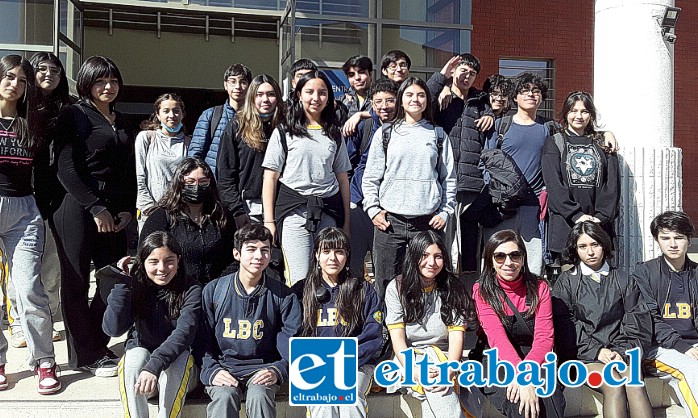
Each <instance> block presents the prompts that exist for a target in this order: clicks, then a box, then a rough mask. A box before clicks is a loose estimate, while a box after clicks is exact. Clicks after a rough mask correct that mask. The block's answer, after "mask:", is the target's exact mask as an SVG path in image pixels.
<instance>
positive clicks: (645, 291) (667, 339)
mask: <svg viewBox="0 0 698 418" xmlns="http://www.w3.org/2000/svg"><path fill="white" fill-rule="evenodd" d="M685 269H686V270H689V271H690V272H691V274H690V278H689V281H688V291H689V297H690V299H691V314H692V315H693V324H694V326H695V328H696V329H698V323H696V315H695V309H696V301H698V283H697V282H696V280H698V278H697V277H696V271H697V270H698V264H696V263H695V262H693V261H691V260H689V259H688V257H686V266H685ZM670 274H671V272H670V270H669V266H668V265H667V263H666V262H665V261H664V256H659V257H657V258H655V259H653V260H649V261H646V262H644V263H639V264H638V265H637V266H636V267H635V271H633V277H634V278H635V281H637V285H638V287H639V288H640V292H641V293H642V298H643V299H644V302H645V303H646V304H647V307H648V308H649V310H650V313H651V314H652V320H653V321H654V338H653V340H652V341H653V343H656V344H658V345H661V346H662V347H664V348H672V349H674V350H678V351H680V352H682V353H685V352H686V351H688V350H690V349H691V347H692V346H693V345H692V344H691V343H690V342H688V341H686V340H684V339H683V338H682V337H681V335H680V334H679V333H678V332H677V331H676V330H675V329H674V328H673V327H672V326H671V325H669V324H667V323H666V322H665V321H664V319H663V318H662V315H661V312H660V306H663V305H664V304H665V303H666V301H667V299H668V297H669V292H670V291H671V280H670V278H669V275H670Z"/></svg>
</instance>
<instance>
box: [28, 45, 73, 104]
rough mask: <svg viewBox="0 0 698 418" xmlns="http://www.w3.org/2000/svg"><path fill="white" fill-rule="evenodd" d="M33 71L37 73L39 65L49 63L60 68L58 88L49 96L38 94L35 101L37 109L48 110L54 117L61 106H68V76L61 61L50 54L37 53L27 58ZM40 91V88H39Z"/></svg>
mask: <svg viewBox="0 0 698 418" xmlns="http://www.w3.org/2000/svg"><path fill="white" fill-rule="evenodd" d="M29 62H30V63H31V65H32V67H33V68H34V71H35V72H36V71H38V68H39V64H41V63H42V62H50V63H51V64H53V65H55V66H56V67H58V68H60V70H61V74H60V76H59V81H58V86H56V88H55V89H53V91H51V92H50V93H49V94H46V95H44V94H40V95H39V97H38V100H37V107H38V108H40V109H45V110H50V111H51V112H52V113H54V114H55V115H56V116H57V115H58V112H59V111H60V110H61V108H63V106H68V105H69V104H70V102H71V101H70V92H69V90H68V76H67V74H66V73H65V68H64V67H63V63H62V62H61V60H60V59H59V58H58V57H57V56H55V55H54V54H53V53H51V52H37V53H36V54H34V55H32V57H31V58H29ZM39 90H41V88H39Z"/></svg>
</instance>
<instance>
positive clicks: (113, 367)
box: [81, 356, 119, 377]
mask: <svg viewBox="0 0 698 418" xmlns="http://www.w3.org/2000/svg"><path fill="white" fill-rule="evenodd" d="M81 369H83V370H86V371H88V372H90V373H92V374H93V375H95V376H97V377H114V376H116V375H117V374H118V369H119V365H118V364H116V363H115V362H114V360H112V359H111V358H109V356H104V357H102V358H101V359H99V360H97V361H95V362H94V363H92V364H88V365H87V366H82V367H81Z"/></svg>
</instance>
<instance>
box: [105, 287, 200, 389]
mask: <svg viewBox="0 0 698 418" xmlns="http://www.w3.org/2000/svg"><path fill="white" fill-rule="evenodd" d="M146 291H147V292H148V295H147V296H146V300H148V301H149V302H152V303H149V305H150V306H151V309H150V314H149V315H148V316H146V317H143V318H141V317H137V316H136V315H135V309H134V306H133V289H132V288H131V287H130V286H128V285H126V284H123V283H119V284H117V285H116V286H114V289H113V290H112V291H111V293H110V294H109V298H108V299H107V309H106V311H105V312H104V318H103V320H102V330H103V331H104V332H105V333H106V334H107V335H109V336H112V337H118V336H120V335H123V334H124V333H125V332H126V331H129V330H130V331H131V332H130V335H129V339H128V341H126V350H129V349H131V348H134V347H143V348H145V349H146V350H148V351H150V352H151V355H150V359H148V362H147V363H146V364H145V366H144V367H143V370H147V371H149V372H150V373H152V374H154V375H155V376H159V375H160V372H162V371H163V370H165V369H167V368H168V367H170V364H172V362H174V361H175V360H176V359H177V357H179V356H180V355H181V354H182V353H184V352H185V351H189V349H190V348H191V345H192V342H193V341H194V335H195V334H196V327H197V325H198V324H199V316H200V315H201V284H199V282H197V281H195V280H191V279H190V280H189V283H188V284H187V290H186V291H185V293H184V303H183V304H182V307H181V309H180V313H179V317H178V318H177V319H175V320H170V319H168V317H167V316H168V310H167V302H166V300H165V299H164V296H165V292H164V291H163V290H162V289H158V288H156V287H152V288H147V289H146Z"/></svg>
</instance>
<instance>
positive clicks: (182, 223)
mask: <svg viewBox="0 0 698 418" xmlns="http://www.w3.org/2000/svg"><path fill="white" fill-rule="evenodd" d="M155 231H165V232H168V233H169V234H170V235H172V236H173V237H174V238H175V239H176V240H177V242H179V244H180V245H181V246H182V251H183V255H184V257H183V263H184V266H185V268H186V272H187V274H188V275H189V276H191V278H192V279H195V280H198V281H199V282H201V283H202V284H206V283H208V282H210V281H211V280H213V279H215V278H217V277H219V276H221V275H222V273H223V272H224V271H225V270H226V269H228V267H230V266H231V265H232V264H233V263H234V259H233V235H234V234H235V219H234V218H233V216H232V214H231V213H230V212H229V211H228V210H227V209H226V208H225V207H224V205H223V203H222V202H221V199H220V197H219V196H218V189H217V187H216V180H215V179H214V178H213V173H212V172H211V167H209V165H208V164H206V163H205V162H203V161H202V160H199V159H196V158H185V159H184V160H182V162H180V163H179V165H178V166H177V170H175V173H174V177H173V180H172V183H171V184H170V187H169V188H168V189H167V191H165V194H164V196H163V197H162V199H160V202H159V203H158V207H157V208H156V209H155V210H153V211H152V212H151V213H149V214H148V219H147V220H146V221H145V224H144V225H143V229H142V230H141V232H140V243H141V244H142V242H143V240H144V239H145V237H147V236H148V235H150V234H151V233H153V232H155ZM129 261H130V259H129V258H128V257H125V258H124V259H122V260H121V261H120V262H119V266H120V267H121V268H122V269H126V264H128V262H129Z"/></svg>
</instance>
